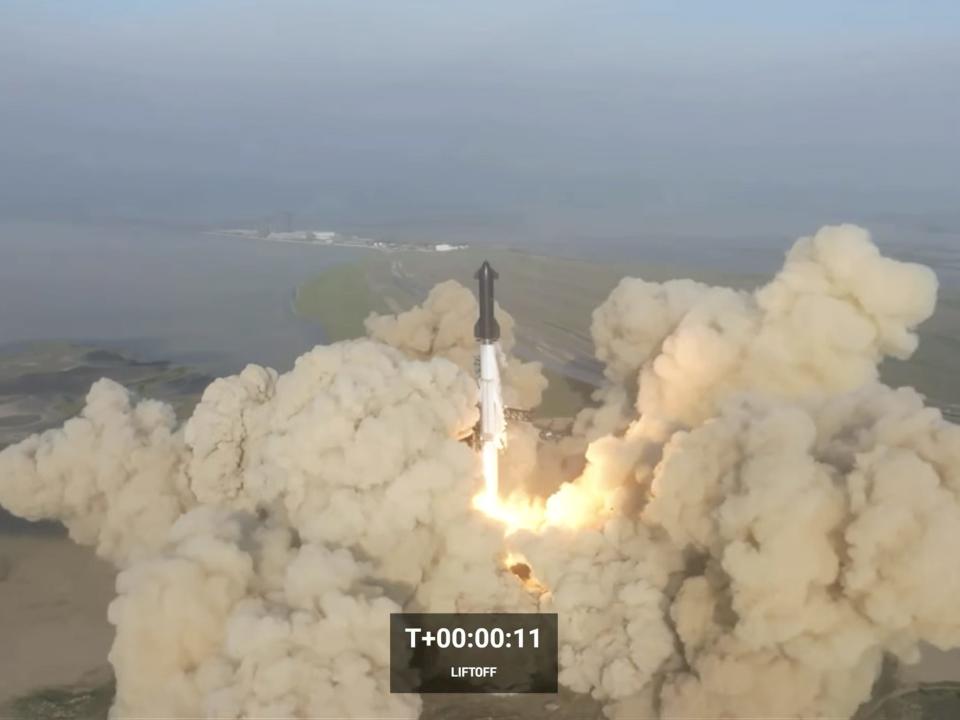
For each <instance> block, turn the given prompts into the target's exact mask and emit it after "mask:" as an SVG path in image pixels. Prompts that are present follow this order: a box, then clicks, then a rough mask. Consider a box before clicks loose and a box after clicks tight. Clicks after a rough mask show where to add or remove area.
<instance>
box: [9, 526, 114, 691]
mask: <svg viewBox="0 0 960 720" xmlns="http://www.w3.org/2000/svg"><path fill="white" fill-rule="evenodd" d="M115 574H116V573H115V571H114V569H113V567H112V566H110V565H108V564H107V563H105V562H104V561H102V560H100V559H99V558H97V557H96V556H95V555H94V554H93V552H92V551H91V550H90V548H84V547H79V546H78V545H75V544H74V543H73V542H71V541H70V540H69V538H67V537H65V536H63V535H52V534H40V533H29V534H7V533H0V638H2V647H3V652H0V703H3V702H6V701H8V700H11V699H12V698H15V697H18V696H20V695H23V694H25V693H27V692H29V691H32V690H36V689H38V688H42V687H55V686H63V685H76V684H81V685H88V684H90V685H92V684H98V683H103V682H105V681H107V680H109V678H110V667H109V665H108V664H107V652H108V650H109V649H110V644H111V642H112V641H113V626H111V625H110V624H109V623H108V622H107V605H108V604H109V602H110V600H112V599H113V596H114V577H115Z"/></svg>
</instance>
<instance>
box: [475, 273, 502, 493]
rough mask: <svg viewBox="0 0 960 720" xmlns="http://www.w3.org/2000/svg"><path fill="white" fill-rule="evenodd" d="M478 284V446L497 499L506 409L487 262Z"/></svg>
mask: <svg viewBox="0 0 960 720" xmlns="http://www.w3.org/2000/svg"><path fill="white" fill-rule="evenodd" d="M475 277H476V278H477V281H478V283H479V294H478V299H479V301H480V317H479V318H478V319H477V324H476V325H474V328H473V333H474V335H475V337H476V338H477V340H478V341H479V343H480V367H479V385H480V428H479V438H478V439H479V443H480V446H481V450H482V453H483V465H484V475H485V477H486V481H487V491H488V493H492V494H494V495H496V492H497V487H496V480H497V476H498V471H497V460H498V457H497V455H498V452H499V450H500V448H501V447H502V446H503V441H504V435H505V430H506V418H505V416H504V408H503V389H502V387H501V385H500V367H499V362H498V360H499V358H498V355H499V349H500V348H499V345H498V344H497V341H498V340H499V339H500V325H499V324H498V323H497V319H496V318H495V317H494V313H493V305H494V304H493V281H494V280H496V279H497V277H499V276H498V275H497V272H496V271H495V270H494V269H493V268H492V267H490V263H488V262H486V261H484V263H483V265H481V266H480V269H479V270H477V274H476V276H475Z"/></svg>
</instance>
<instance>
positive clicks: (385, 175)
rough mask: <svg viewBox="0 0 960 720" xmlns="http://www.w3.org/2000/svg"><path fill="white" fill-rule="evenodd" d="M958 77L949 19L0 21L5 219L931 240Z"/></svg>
mask: <svg viewBox="0 0 960 720" xmlns="http://www.w3.org/2000/svg"><path fill="white" fill-rule="evenodd" d="M958 78H960V3H957V2H956V0H944V1H939V0H925V1H924V2H886V1H884V0H859V1H851V0H844V1H842V2H837V1H836V0H808V1H807V2H793V3H781V2H766V1H759V0H758V1H756V2H739V3H737V2H716V1H714V0H711V1H709V2H707V1H701V2H692V1H683V2H679V1H677V2H659V3H649V2H638V1H637V0H624V1H622V2H604V1H594V2H586V1H585V2H562V1H561V0H522V1H520V0H509V1H507V0H486V1H485V2H469V3H468V2H460V1H458V0H437V1H435V2H413V1H410V0H337V1H334V2H322V1H315V2H306V1H295V0H270V1H269V2H243V1H241V0H232V1H230V2H226V1H200V0H191V1H189V2H188V1H187V0H152V1H149V2H148V1H141V2H135V1H133V0H96V1H92V0H84V1H83V2H77V1H76V0H62V1H61V2H50V1H45V0H5V1H4V2H3V6H2V9H0V214H3V215H6V216H13V215H27V216H47V215H50V216H72V215H81V214H82V215H91V216H96V217H114V216H127V217H150V218H166V219H170V220H200V221H204V222H220V221H226V220H239V219H243V218H254V217H257V216H258V215H264V214H269V213H272V212H277V211H281V210H289V211H292V212H295V213H297V215H298V216H303V217H307V216H309V217H311V218H320V219H324V220H329V221H330V222H333V223H336V222H342V223H362V222H363V221H365V220H369V222H371V223H374V224H376V223H385V224H387V225H389V224H390V223H396V224H402V223H404V222H413V223H414V224H416V223H417V222H419V220H418V218H423V217H427V216H429V215H431V214H436V215H437V216H442V215H445V214H446V215H448V216H450V217H453V218H457V217H460V218H470V217H471V216H473V215H476V216H478V217H484V218H491V217H493V218H495V217H498V216H502V217H503V218H504V222H507V223H509V222H512V219H516V218H527V219H530V218H541V219H542V218H549V217H551V216H556V217H557V218H560V219H561V220H564V219H565V218H567V217H569V216H571V215H576V216H577V217H580V218H581V219H582V223H581V224H583V225H585V226H589V225H590V223H591V222H593V220H592V219H591V218H597V217H612V216H614V215H617V216H630V217H632V216H633V215H636V216H637V217H641V216H643V214H644V213H646V215H648V216H650V217H653V216H659V215H663V216H670V215H671V214H673V215H683V216H690V215H691V214H696V213H701V214H704V215H709V214H710V213H719V214H727V215H730V216H737V215H740V214H743V213H749V212H751V211H755V210H757V209H758V208H759V209H762V211H763V212H769V213H773V214H776V213H777V212H781V211H782V212H784V213H791V212H800V211H802V212H807V211H811V212H816V211H818V210H822V211H823V213H824V214H829V213H830V212H842V211H843V210H844V209H846V208H849V210H850V212H851V213H861V214H862V213H871V212H877V213H929V214H931V215H937V214H938V213H939V214H942V215H944V216H949V214H950V212H951V209H952V208H955V207H957V206H958V203H960V189H958V185H960V183H958V182H957V175H958V172H957V165H958V160H960V131H958V128H960V91H958V88H960V80H958ZM953 217H956V212H955V211H954V215H953ZM561 220H558V222H560V221H561Z"/></svg>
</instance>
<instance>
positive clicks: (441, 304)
mask: <svg viewBox="0 0 960 720" xmlns="http://www.w3.org/2000/svg"><path fill="white" fill-rule="evenodd" d="M478 313H479V309H478V304H477V299H476V298H475V297H474V296H473V293H471V292H470V291H469V290H467V289H466V288H465V287H463V285H461V284H460V283H458V282H455V281H453V280H448V281H446V282H442V283H440V284H439V285H437V286H436V287H434V288H433V289H432V290H431V291H430V294H429V295H427V299H426V300H425V301H424V303H423V305H421V306H418V307H415V308H413V309H412V310H408V311H407V312H402V313H400V314H399V315H373V316H371V317H369V318H368V319H367V321H366V323H365V324H366V328H367V334H368V335H369V336H370V337H371V338H373V339H375V340H380V341H382V342H385V343H387V344H388V345H392V346H393V347H396V348H399V349H400V350H402V351H403V352H404V353H406V354H407V355H408V356H410V357H413V358H417V359H424V358H429V357H443V358H446V359H447V360H450V361H451V362H454V363H456V365H457V366H458V367H460V368H461V369H462V370H464V371H466V372H468V373H471V374H472V373H473V372H474V361H475V358H476V355H477V341H476V339H475V338H474V334H473V326H474V323H476V321H477V315H478ZM496 313H497V320H498V322H499V324H500V348H501V350H503V352H504V358H503V367H502V368H501V376H502V379H503V399H504V402H505V403H506V405H507V406H508V407H514V408H517V409H520V410H528V409H530V408H533V407H536V406H537V405H539V404H540V399H541V397H542V395H543V391H544V390H545V389H546V387H547V380H546V378H545V377H544V376H543V373H542V372H541V371H542V367H541V365H540V363H538V362H523V361H521V360H519V359H518V358H516V357H514V356H513V355H512V354H511V353H512V351H513V348H514V345H515V344H516V337H515V331H514V326H515V324H516V323H515V322H514V319H513V317H512V316H511V315H510V314H509V313H507V312H504V311H503V310H502V309H501V308H500V305H499V303H498V304H497V309H496Z"/></svg>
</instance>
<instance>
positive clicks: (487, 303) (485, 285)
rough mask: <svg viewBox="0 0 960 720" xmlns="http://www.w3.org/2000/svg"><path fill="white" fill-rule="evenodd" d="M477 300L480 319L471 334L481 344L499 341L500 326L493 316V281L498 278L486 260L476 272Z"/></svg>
mask: <svg viewBox="0 0 960 720" xmlns="http://www.w3.org/2000/svg"><path fill="white" fill-rule="evenodd" d="M474 277H476V278H477V282H478V295H477V299H478V300H479V301H480V318H479V319H478V320H477V324H476V325H474V327H473V334H474V336H475V337H476V338H477V340H480V341H482V342H495V341H497V340H499V339H500V325H499V324H497V320H496V318H495V317H494V316H493V281H494V280H496V279H497V278H498V277H499V276H498V275H497V271H496V270H494V269H493V268H492V267H491V266H490V263H488V262H487V261H486V260H484V261H483V265H481V266H480V269H479V270H477V273H476V275H475V276H474Z"/></svg>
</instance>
